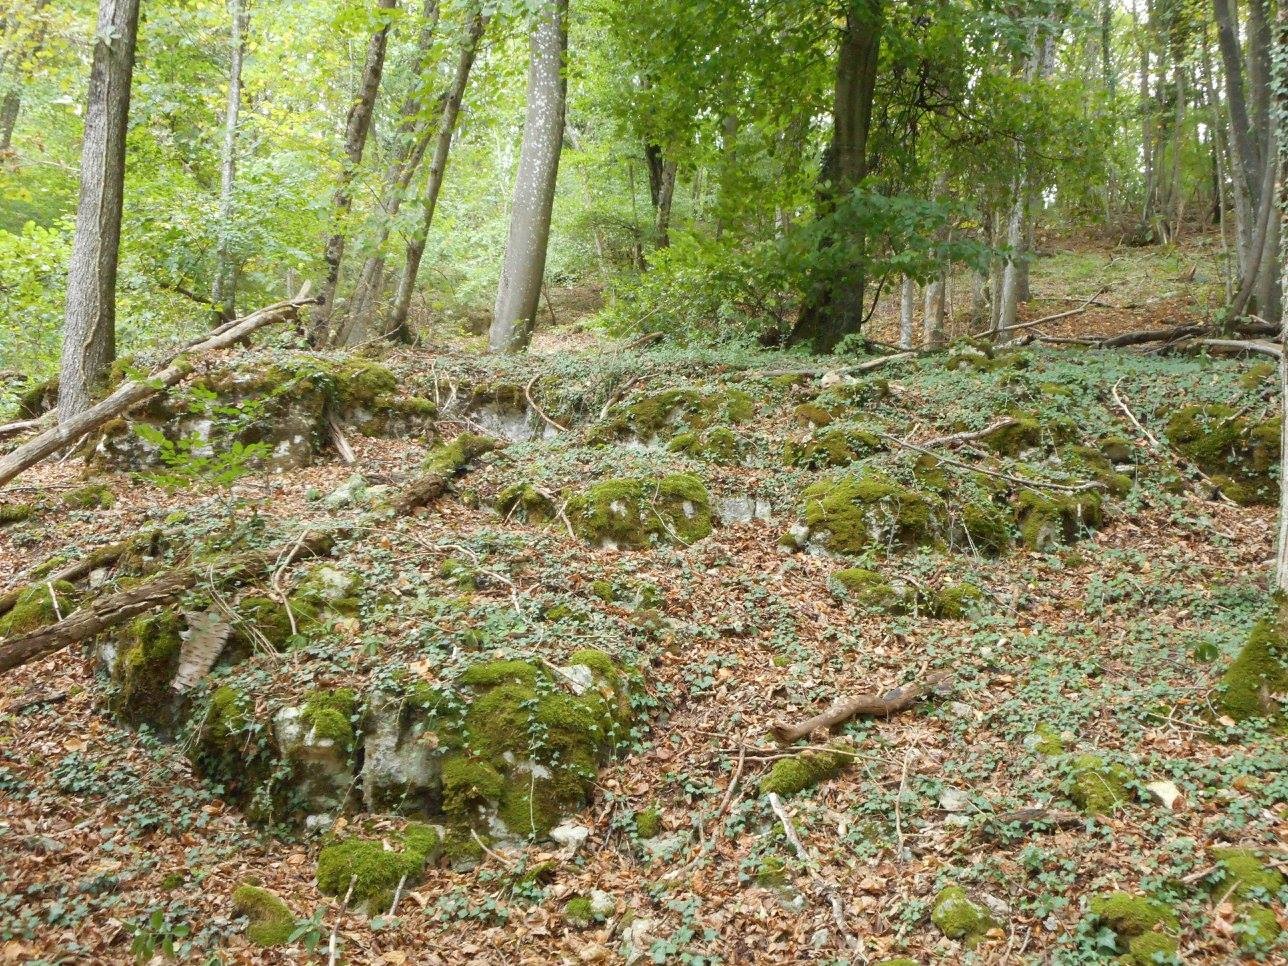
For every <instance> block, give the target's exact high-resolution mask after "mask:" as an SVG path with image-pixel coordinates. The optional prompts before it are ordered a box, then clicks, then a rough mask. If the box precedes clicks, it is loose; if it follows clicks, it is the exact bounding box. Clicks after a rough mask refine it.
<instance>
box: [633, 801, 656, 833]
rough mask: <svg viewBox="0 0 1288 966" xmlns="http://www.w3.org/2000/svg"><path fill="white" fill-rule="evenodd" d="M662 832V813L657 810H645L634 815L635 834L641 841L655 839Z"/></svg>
mask: <svg viewBox="0 0 1288 966" xmlns="http://www.w3.org/2000/svg"><path fill="white" fill-rule="evenodd" d="M661 831H662V813H661V811H659V810H658V809H657V808H646V809H644V811H642V812H636V814H635V834H636V835H638V836H639V837H640V838H642V839H652V838H657V835H658V833H659V832H661Z"/></svg>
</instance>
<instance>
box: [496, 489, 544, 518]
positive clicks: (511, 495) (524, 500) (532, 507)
mask: <svg viewBox="0 0 1288 966" xmlns="http://www.w3.org/2000/svg"><path fill="white" fill-rule="evenodd" d="M493 506H494V507H495V508H496V511H497V512H498V513H500V514H501V515H502V516H503V517H505V518H506V519H507V520H518V521H520V522H521V523H549V522H550V521H551V520H553V519H555V518H556V517H557V516H558V515H559V514H558V509H557V508H556V507H555V505H554V503H553V502H552V501H551V499H550V497H548V496H546V495H545V494H544V493H542V492H540V491H539V490H538V489H537V488H536V487H535V486H533V485H532V484H531V483H515V484H512V485H511V486H507V487H506V488H505V489H504V490H502V491H501V492H500V493H499V494H498V495H497V498H496V502H495V503H494V504H493Z"/></svg>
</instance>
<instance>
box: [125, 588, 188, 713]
mask: <svg viewBox="0 0 1288 966" xmlns="http://www.w3.org/2000/svg"><path fill="white" fill-rule="evenodd" d="M185 627H186V624H185V621H184V619H183V615H181V614H180V613H179V612H178V611H177V610H175V609H174V608H166V609H165V610H162V611H159V612H158V613H156V614H154V615H150V616H144V617H138V618H135V620H133V621H132V622H130V623H129V624H128V625H127V626H126V629H125V631H124V632H123V633H122V634H121V635H120V638H119V643H118V646H117V652H116V662H115V664H114V665H113V667H112V681H113V684H115V686H116V687H115V691H114V693H113V694H112V698H111V701H110V705H111V708H112V711H113V712H114V713H115V714H116V715H117V716H118V717H120V718H121V719H122V720H124V721H126V722H128V723H130V724H134V725H139V724H145V723H146V724H151V725H154V726H156V727H159V728H162V729H169V728H171V727H173V726H174V725H175V724H176V723H177V720H176V719H177V716H178V714H179V711H180V701H179V700H178V698H179V696H178V695H177V694H175V692H174V689H173V688H171V687H170V683H171V682H172V681H173V680H174V676H175V673H176V672H177V671H178V670H179V653H180V650H181V649H182V648H183V637H182V634H183V631H184V629H185Z"/></svg>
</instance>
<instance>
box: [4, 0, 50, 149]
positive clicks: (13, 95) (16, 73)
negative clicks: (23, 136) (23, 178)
mask: <svg viewBox="0 0 1288 966" xmlns="http://www.w3.org/2000/svg"><path fill="white" fill-rule="evenodd" d="M47 6H49V0H34V3H32V5H31V11H30V14H31V16H32V17H35V18H37V21H36V24H35V26H34V28H33V29H32V36H31V44H30V45H29V48H28V49H27V51H26V53H25V57H28V58H33V57H36V56H37V55H39V53H40V49H41V48H42V47H43V46H44V45H45V26H46V25H45V21H44V18H42V17H40V13H41V11H43V10H44V9H45V7H47ZM14 57H15V58H16V62H15V63H14V64H13V65H12V68H13V69H12V70H11V71H9V74H10V76H9V79H8V83H7V85H6V89H5V93H4V97H3V98H2V99H0V152H5V151H9V150H10V149H11V148H12V147H13V132H14V128H16V127H17V126H18V115H19V113H21V111H22V84H23V74H24V71H23V53H22V51H21V50H18V51H14ZM9 59H10V57H8V56H6V57H5V61H6V64H5V65H0V72H3V71H4V66H7V61H8V60H9Z"/></svg>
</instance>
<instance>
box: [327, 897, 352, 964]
mask: <svg viewBox="0 0 1288 966" xmlns="http://www.w3.org/2000/svg"><path fill="white" fill-rule="evenodd" d="M357 883H358V877H357V875H352V876H350V877H349V888H348V889H347V890H346V891H345V893H344V904H343V905H342V906H340V911H339V912H337V913H336V916H335V922H333V923H332V924H331V941H330V942H329V943H327V966H335V961H336V956H337V949H336V937H337V935H338V934H339V932H340V917H341V916H343V915H344V913H345V911H346V910H347V909H348V908H349V900H350V899H352V898H353V887H354V886H355V885H357Z"/></svg>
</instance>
